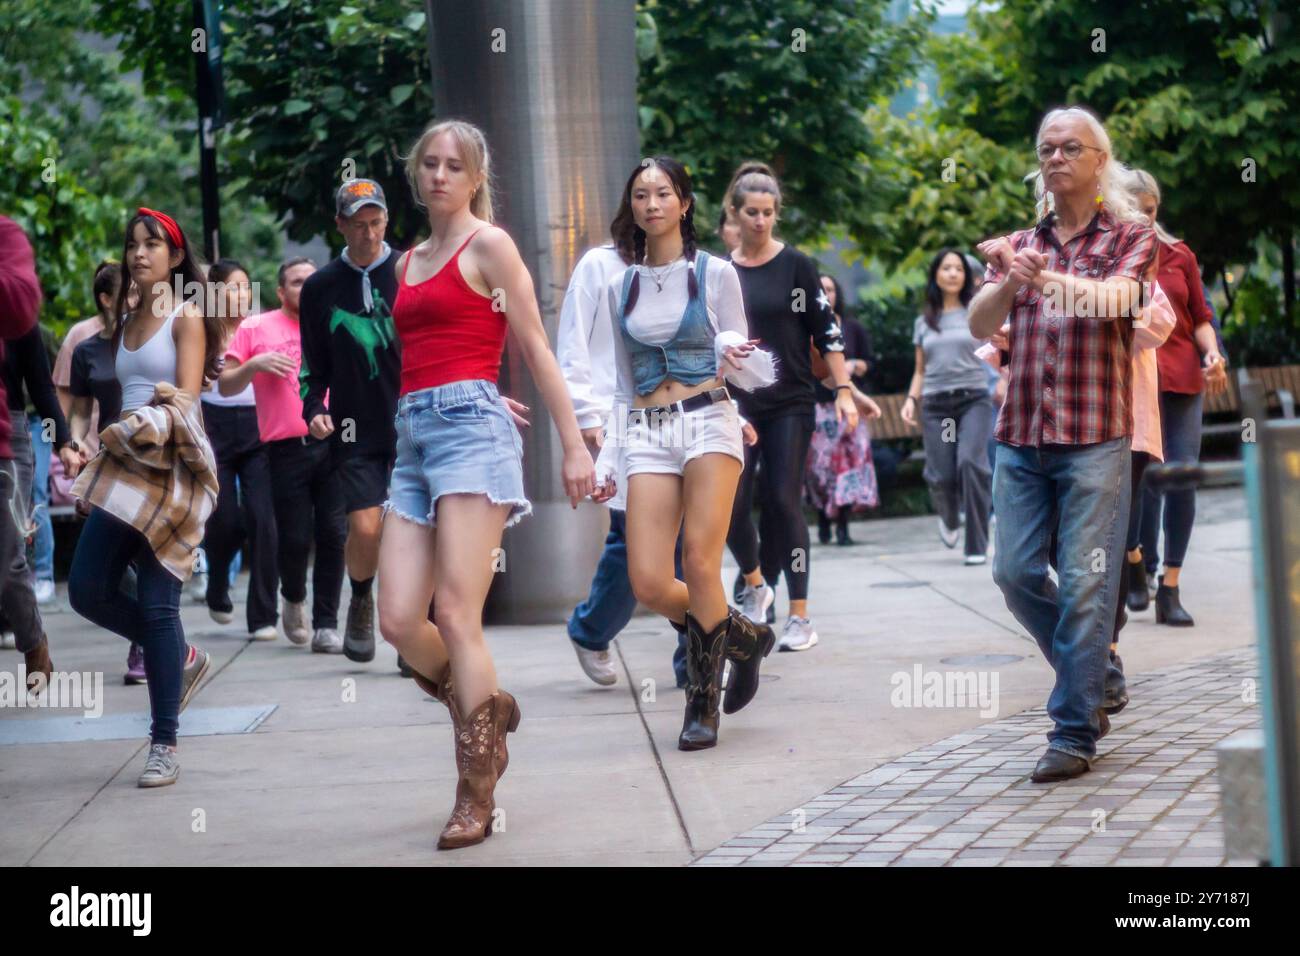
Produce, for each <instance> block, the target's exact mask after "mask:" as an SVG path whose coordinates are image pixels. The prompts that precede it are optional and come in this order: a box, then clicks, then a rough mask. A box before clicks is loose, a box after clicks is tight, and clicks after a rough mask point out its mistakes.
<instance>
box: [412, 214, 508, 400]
mask: <svg viewBox="0 0 1300 956" xmlns="http://www.w3.org/2000/svg"><path fill="white" fill-rule="evenodd" d="M477 234H478V233H477V230H476V231H475V232H474V233H471V234H470V237H469V239H466V240H465V241H464V242H463V243H461V246H460V248H459V249H457V250H456V252H455V254H454V255H453V256H452V257H451V258H450V259H449V260H448V261H447V264H446V265H444V266H443V267H442V268H441V269H440V270H438V272H436V273H435V274H434V275H432V276H430V277H429V278H428V279H425V280H424V281H423V282H417V283H415V284H414V285H408V284H407V282H406V270H407V269H409V268H410V266H411V257H410V256H409V255H408V256H407V257H406V265H405V267H404V268H403V269H402V275H401V276H400V281H399V282H398V285H397V301H396V302H395V303H394V304H393V327H394V328H395V329H396V330H397V338H398V341H399V342H401V344H402V389H401V394H402V395H405V394H407V393H408V392H417V391H419V390H420V389H422V388H436V387H437V386H439V385H446V384H447V383H449V382H463V381H467V380H470V379H486V380H487V381H489V382H492V383H493V384H496V380H497V374H498V373H499V372H500V370H501V352H502V350H503V349H504V348H505V344H506V316H505V313H504V312H494V311H493V310H492V302H493V300H492V299H490V298H488V297H487V296H485V295H483V294H482V293H481V292H476V291H475V290H474V289H473V288H472V287H471V286H470V284H469V283H468V282H466V281H465V277H464V276H463V275H461V274H460V265H459V263H460V254H461V252H463V251H464V249H465V247H466V246H468V245H469V244H470V240H472V239H473V238H474V236H475V235H477Z"/></svg>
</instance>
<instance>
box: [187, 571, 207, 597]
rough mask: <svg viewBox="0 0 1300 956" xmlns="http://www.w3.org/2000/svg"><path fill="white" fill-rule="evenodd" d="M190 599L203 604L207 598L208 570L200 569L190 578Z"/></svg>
mask: <svg viewBox="0 0 1300 956" xmlns="http://www.w3.org/2000/svg"><path fill="white" fill-rule="evenodd" d="M190 600H191V601H193V602H194V603H195V604H205V603H207V600H208V572H207V571H200V572H198V573H196V574H195V575H194V577H192V578H190Z"/></svg>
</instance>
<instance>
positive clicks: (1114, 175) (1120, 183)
mask: <svg viewBox="0 0 1300 956" xmlns="http://www.w3.org/2000/svg"><path fill="white" fill-rule="evenodd" d="M1065 117H1069V118H1072V119H1077V120H1079V121H1081V122H1082V123H1083V124H1084V125H1085V126H1087V127H1088V129H1089V130H1090V131H1091V132H1092V135H1093V138H1094V139H1096V141H1097V147H1098V148H1099V149H1100V150H1101V151H1102V152H1103V153H1105V154H1106V164H1105V165H1104V166H1102V168H1101V176H1100V178H1099V181H1098V183H1097V191H1098V193H1099V194H1100V195H1101V197H1102V204H1103V205H1104V206H1105V207H1106V208H1107V209H1109V210H1110V213H1111V215H1112V216H1114V217H1115V218H1116V219H1118V220H1119V221H1120V222H1140V223H1143V224H1145V223H1146V217H1145V216H1143V215H1142V210H1140V209H1138V207H1137V202H1136V201H1135V200H1134V198H1133V193H1132V192H1131V191H1130V189H1129V186H1128V177H1129V168H1128V167H1127V166H1125V165H1124V164H1123V163H1121V162H1120V161H1119V160H1118V159H1116V158H1115V154H1114V153H1113V152H1111V146H1110V134H1109V133H1107V132H1106V127H1105V126H1104V125H1103V124H1102V122H1101V120H1100V119H1098V118H1097V114H1095V113H1094V112H1093V111H1092V110H1090V109H1088V108H1087V107H1086V106H1065V107H1061V108H1059V109H1054V110H1049V111H1048V112H1047V115H1046V116H1044V117H1043V120H1042V122H1041V123H1039V124H1038V135H1037V136H1035V137H1034V143H1035V145H1037V144H1038V142H1039V141H1041V140H1042V138H1043V130H1045V129H1046V128H1047V127H1048V125H1049V124H1050V123H1052V122H1054V121H1056V120H1058V119H1062V118H1065ZM1025 181H1026V182H1032V183H1033V184H1034V198H1035V199H1036V200H1037V202H1038V215H1039V218H1042V217H1043V216H1045V215H1047V213H1048V212H1049V211H1051V210H1052V208H1053V206H1054V200H1053V198H1052V194H1051V193H1049V192H1048V191H1047V186H1046V184H1045V183H1044V182H1043V171H1042V168H1041V165H1040V168H1039V169H1037V170H1035V171H1034V172H1032V173H1030V174H1029V175H1028V176H1026V177H1025Z"/></svg>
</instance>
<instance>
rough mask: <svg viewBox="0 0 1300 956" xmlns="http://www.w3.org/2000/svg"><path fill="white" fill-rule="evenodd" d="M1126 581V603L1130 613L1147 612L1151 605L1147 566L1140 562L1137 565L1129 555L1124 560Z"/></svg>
mask: <svg viewBox="0 0 1300 956" xmlns="http://www.w3.org/2000/svg"><path fill="white" fill-rule="evenodd" d="M1124 566H1125V580H1126V581H1127V582H1128V588H1127V591H1128V596H1127V598H1126V601H1127V603H1128V609H1129V610H1130V611H1145V610H1146V609H1147V607H1148V606H1149V605H1150V604H1151V592H1150V591H1149V590H1148V589H1147V566H1146V565H1145V564H1144V563H1143V562H1142V561H1141V560H1139V561H1138V562H1137V563H1136V564H1135V563H1134V562H1132V561H1130V560H1129V559H1128V557H1127V555H1126V556H1125V558H1124Z"/></svg>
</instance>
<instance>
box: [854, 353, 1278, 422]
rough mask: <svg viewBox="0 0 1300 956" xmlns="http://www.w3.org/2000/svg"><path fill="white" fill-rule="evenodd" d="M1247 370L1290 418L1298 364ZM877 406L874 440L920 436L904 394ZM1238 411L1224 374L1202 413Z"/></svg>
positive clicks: (1233, 387) (879, 399)
mask: <svg viewBox="0 0 1300 956" xmlns="http://www.w3.org/2000/svg"><path fill="white" fill-rule="evenodd" d="M1246 371H1247V373H1248V374H1249V375H1250V377H1251V378H1252V379H1253V380H1254V381H1257V382H1260V383H1262V384H1263V386H1264V389H1265V391H1266V392H1267V393H1268V404H1269V410H1270V411H1271V412H1277V413H1278V414H1279V415H1281V416H1282V417H1283V418H1294V417H1295V415H1296V402H1297V400H1298V399H1300V365H1272V366H1261V367H1257V368H1248V369H1247V370H1246ZM871 397H872V399H874V400H875V403H876V404H877V405H879V406H880V412H881V416H880V418H878V419H876V420H875V421H873V422H871V423H870V425H869V427H870V429H871V437H872V438H873V439H875V440H878V441H895V440H898V439H900V438H920V437H921V429H920V428H916V427H913V426H911V425H908V424H907V423H906V422H904V421H903V416H902V414H901V412H902V408H903V401H904V399H906V398H907V395H906V394H905V393H902V392H899V393H897V394H892V395H872V396H871ZM1240 410H1241V394H1240V393H1239V392H1238V390H1237V376H1236V375H1235V374H1232V373H1231V372H1230V373H1229V375H1228V388H1227V390H1226V391H1224V392H1220V393H1219V394H1218V395H1207V396H1205V403H1204V406H1203V408H1202V414H1203V415H1204V416H1206V417H1210V416H1216V417H1217V416H1220V415H1225V414H1229V413H1232V412H1238V411H1240ZM1239 431H1241V423H1240V422H1239V421H1236V422H1232V421H1230V422H1217V423H1209V424H1206V425H1205V426H1204V428H1203V429H1202V433H1203V434H1204V435H1220V434H1227V433H1228V432H1239Z"/></svg>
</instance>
